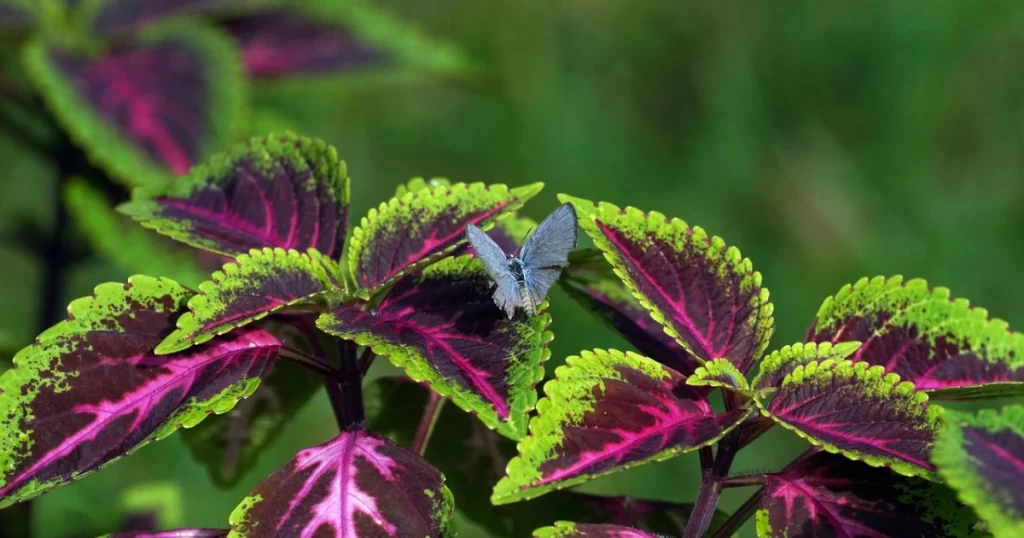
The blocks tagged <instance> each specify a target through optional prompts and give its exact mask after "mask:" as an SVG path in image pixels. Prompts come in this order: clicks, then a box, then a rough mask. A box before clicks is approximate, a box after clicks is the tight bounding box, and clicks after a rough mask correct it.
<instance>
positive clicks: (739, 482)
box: [718, 474, 768, 489]
mask: <svg viewBox="0 0 1024 538" xmlns="http://www.w3.org/2000/svg"><path fill="white" fill-rule="evenodd" d="M765 480H768V475H766V474H746V475H740V476H727V477H725V478H719V479H718V485H719V486H720V487H721V488H722V489H727V488H743V487H747V486H760V485H762V484H764V482H765Z"/></svg>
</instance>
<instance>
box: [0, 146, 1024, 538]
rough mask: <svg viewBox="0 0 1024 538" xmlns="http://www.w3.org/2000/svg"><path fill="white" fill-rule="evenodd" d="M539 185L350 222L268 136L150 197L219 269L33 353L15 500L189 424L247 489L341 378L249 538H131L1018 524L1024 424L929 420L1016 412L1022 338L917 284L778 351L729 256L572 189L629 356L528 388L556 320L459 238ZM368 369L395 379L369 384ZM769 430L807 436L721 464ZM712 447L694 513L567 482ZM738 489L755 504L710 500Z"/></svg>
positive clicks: (679, 532) (1003, 528)
mask: <svg viewBox="0 0 1024 538" xmlns="http://www.w3.org/2000/svg"><path fill="white" fill-rule="evenodd" d="M541 187H542V185H541V184H539V183H536V184H532V185H526V186H522V187H516V188H509V187H506V186H504V185H497V184H495V185H484V184H482V183H474V184H464V183H455V184H453V183H451V182H449V181H447V180H444V179H434V180H429V181H427V180H423V179H415V180H412V181H410V182H409V183H408V184H406V185H403V186H401V187H400V188H399V189H398V191H397V192H396V196H395V197H394V198H392V199H391V200H389V201H387V202H385V203H382V204H381V205H380V206H379V207H378V208H376V209H373V210H371V211H370V212H369V214H367V215H366V216H365V217H363V218H362V219H361V220H360V222H359V225H358V226H357V227H355V228H354V229H353V230H351V232H349V230H348V200H349V178H348V172H347V169H346V168H345V165H344V163H343V162H342V161H340V160H339V158H338V156H337V153H336V151H335V150H334V149H333V148H331V147H329V146H327V145H326V144H324V143H323V142H320V141H317V140H312V139H307V138H302V137H299V136H296V135H294V134H291V133H278V134H272V135H269V136H266V137H261V138H256V139H253V140H251V141H249V142H248V143H246V144H241V145H238V146H236V147H235V148H234V149H232V150H231V151H229V152H226V153H223V154H218V155H216V156H214V157H212V158H211V159H209V160H208V161H207V162H206V163H205V164H203V165H201V166H198V167H195V168H193V169H192V171H191V172H190V173H189V174H188V175H187V176H186V177H183V178H181V179H178V180H168V181H165V182H163V183H159V184H153V185H147V186H144V187H140V188H138V189H136V190H135V192H134V193H133V195H132V200H131V201H129V202H127V203H126V204H124V205H122V206H121V207H120V208H119V209H120V211H122V212H123V213H124V214H126V215H129V216H130V217H131V218H133V219H135V220H136V221H138V222H139V223H141V225H142V226H144V227H146V228H150V229H152V230H155V231H156V232H158V233H160V234H163V235H164V236H166V237H168V238H170V239H172V240H176V241H178V242H181V243H184V244H187V245H191V246H192V247H195V248H197V249H202V250H204V251H208V252H210V253H213V254H215V255H217V256H222V257H225V258H228V259H229V261H227V262H226V263H225V264H224V265H223V267H222V268H221V269H220V270H218V271H216V272H214V273H213V275H212V276H211V277H210V278H209V279H208V280H206V281H204V282H202V283H199V284H198V285H197V286H194V287H192V286H186V285H183V284H181V283H178V282H175V281H174V280H171V279H169V278H166V277H156V276H134V277H131V278H129V279H128V281H127V282H125V283H109V284H102V285H100V286H98V287H97V288H96V290H95V293H94V294H93V295H92V296H90V297H85V298H82V299H79V300H76V301H74V302H73V303H72V304H71V305H70V306H69V307H68V312H69V316H68V319H67V320H66V321H62V322H60V323H58V324H57V325H55V326H53V327H51V328H50V329H48V330H46V331H44V332H43V333H42V334H40V335H39V337H38V338H37V339H36V342H35V343H34V344H32V345H31V346H29V347H27V348H25V349H22V350H21V351H20V352H18V353H17V354H16V356H15V358H14V368H13V369H11V370H9V371H7V372H6V373H4V374H3V375H2V376H0V428H2V430H0V431H2V432H3V434H2V435H0V506H9V505H12V504H14V503H18V502H22V501H25V500H28V499H31V498H33V497H35V496H37V495H40V494H42V493H45V492H46V491H48V490H51V489H53V488H55V487H59V486H61V485H64V484H67V483H69V482H71V481H73V480H76V479H78V478H81V477H83V476H86V475H88V474H90V473H92V472H94V471H96V470H99V469H100V468H102V467H104V466H106V465H108V464H109V463H111V462H113V461H115V460H116V459H118V458H120V457H122V456H124V455H127V454H130V453H131V452H133V451H134V450H136V449H138V448H139V447H140V446H142V445H144V444H146V443H149V442H152V441H156V440H160V439H163V438H165V437H167V436H169V435H171V434H172V433H174V432H175V431H177V430H179V429H181V428H184V431H183V435H184V437H185V441H186V443H187V444H188V445H189V446H190V447H191V448H192V451H193V453H194V455H195V456H196V458H197V459H198V460H199V461H200V462H201V463H202V464H203V465H205V466H206V467H207V469H208V470H209V472H210V475H211V477H212V478H213V479H214V480H215V481H217V482H219V483H230V482H232V481H234V480H237V478H238V477H239V476H241V475H242V474H243V473H244V472H245V471H246V470H248V469H249V468H251V467H252V465H253V463H254V462H255V461H256V458H258V457H259V453H260V452H261V450H262V449H263V448H264V447H265V446H266V444H267V443H268V440H269V439H271V438H272V437H273V436H274V435H275V434H276V432H277V431H279V430H280V428H281V426H282V425H284V424H285V423H286V422H287V421H289V420H290V419H291V418H292V416H293V415H294V413H295V412H296V411H297V410H298V409H299V408H300V407H301V406H302V405H303V404H304V403H305V402H306V401H307V400H308V399H309V397H310V396H311V395H313V394H314V393H315V392H316V391H317V390H319V389H320V388H321V387H323V388H324V389H325V390H326V392H327V393H328V396H329V401H330V402H331V404H332V407H333V409H334V412H335V415H336V417H337V420H338V426H339V430H340V431H339V433H338V435H337V436H336V437H334V438H333V439H331V440H330V441H328V442H326V443H324V444H322V445H319V446H315V447H310V448H306V449H304V450H302V451H300V452H298V453H297V454H296V455H295V456H294V457H293V458H292V459H290V460H289V461H287V462H285V463H284V464H283V465H282V466H281V467H280V468H279V469H278V470H276V471H275V472H273V473H272V474H270V475H269V476H267V477H266V478H265V479H263V481H262V482H261V483H260V484H259V485H258V486H256V488H255V489H254V490H253V491H252V493H251V494H250V495H248V496H247V497H245V498H244V499H240V502H239V504H238V507H237V508H236V509H235V510H234V511H233V512H232V513H231V514H230V515H226V516H225V521H226V523H229V524H230V528H228V527H225V528H223V529H198V528H195V529H179V530H175V531H140V532H134V533H131V532H129V533H121V534H115V536H136V537H143V536H149V537H155V536H179V537H180V536H191V537H205V538H211V537H222V536H229V537H236V538H253V537H270V536H281V537H290V536H318V537H319V536H330V537H342V536H345V537H350V536H453V535H454V534H455V531H456V529H455V528H454V519H453V511H454V506H455V501H456V498H458V499H459V502H460V505H461V506H462V509H461V511H462V512H463V513H464V514H465V516H466V517H467V518H469V519H471V520H473V521H474V522H476V523H478V524H479V525H480V526H481V527H484V528H486V529H487V530H488V531H489V532H491V533H493V534H494V535H497V536H523V535H525V534H528V533H530V532H533V534H534V535H535V536H539V537H556V536H580V537H591V536H593V537H613V536H622V537H649V536H666V535H672V536H685V537H698V536H705V535H711V536H733V535H734V533H736V531H737V529H738V528H739V527H740V526H741V525H742V524H743V523H744V522H745V521H746V520H747V519H749V518H750V517H753V516H754V515H755V514H756V519H757V532H758V535H759V536H763V537H775V536H790V537H795V536H808V537H817V536H870V537H886V536H893V537H897V536H951V537H952V536H957V537H959V536H985V535H988V534H991V535H993V536H996V537H1010V536H1016V535H1019V532H1020V530H1021V528H1022V521H1024V511H1022V508H1021V503H1020V499H1022V498H1024V491H1022V490H1024V486H1022V485H1021V484H1024V481H1022V480H1021V479H1022V478H1024V476H1021V475H1022V469H1024V464H1022V461H1024V450H1022V444H1024V423H1022V419H1024V411H1022V409H1021V408H1019V407H1008V408H1006V409H1004V410H1002V411H1001V412H994V411H993V412H985V413H982V414H980V415H978V416H976V417H975V416H971V415H966V414H962V413H958V412H953V411H949V412H944V410H943V409H942V408H941V407H939V406H938V405H936V404H934V403H933V402H934V401H935V400H940V399H950V400H955V399H978V398H983V397H990V396H996V395H998V396H1007V395H1017V394H1020V393H1021V390H1022V387H1024V362H1022V361H1024V359H1022V351H1024V336H1022V335H1020V334H1019V333H1015V332H1012V331H1010V330H1009V329H1008V327H1007V325H1006V323H1004V322H1002V321H1000V320H995V319H991V318H989V316H988V314H987V312H985V311H984V310H982V309H979V308H972V307H970V306H969V304H968V303H967V302H966V301H965V300H962V299H951V298H950V294H949V292H948V290H945V289H944V288H931V287H929V286H928V285H927V284H926V283H925V282H923V281H921V280H908V281H905V280H903V279H902V278H900V277H892V278H888V279H887V278H875V279H863V280H861V281H859V282H857V283H855V284H853V285H848V286H844V287H843V288H842V289H841V290H840V291H839V292H838V293H836V294H835V295H834V296H832V297H830V298H828V299H826V301H825V303H824V304H823V305H822V307H821V309H820V310H819V312H818V314H817V316H816V317H815V318H814V320H813V322H812V324H811V328H810V330H809V331H808V333H807V336H806V338H805V341H804V342H798V343H794V344H791V345H786V346H783V347H781V348H778V349H776V350H775V351H773V352H771V353H768V354H765V351H766V350H767V348H768V346H769V343H770V342H769V340H770V336H771V333H772V330H773V325H774V324H773V320H772V305H771V303H770V302H769V301H768V292H767V290H766V289H765V288H764V287H763V285H762V280H761V276H760V274H759V273H757V272H755V271H754V270H753V267H752V264H751V262H750V261H749V260H747V259H745V258H743V257H742V256H741V255H740V253H739V251H738V250H737V249H736V248H735V247H728V246H726V244H725V243H724V241H723V240H722V239H720V238H718V237H713V236H709V235H708V234H707V233H706V232H705V231H704V230H702V229H701V228H699V227H693V226H689V225H688V224H686V223H685V222H683V221H681V220H678V219H673V218H667V217H665V216H664V215H662V214H660V213H657V212H648V213H645V212H642V211H640V210H637V209H635V208H626V209H620V208H618V207H615V206H613V205H611V204H607V203H600V204H595V203H593V202H590V201H587V200H583V199H579V198H574V197H570V196H564V195H562V196H560V198H561V201H562V202H565V203H570V204H572V205H573V206H574V208H575V210H576V212H577V215H578V217H579V223H580V226H581V228H582V229H583V230H584V232H586V234H587V235H589V237H590V238H591V239H592V240H593V242H594V245H595V248H593V249H581V250H579V251H576V252H574V253H573V256H572V257H571V259H570V261H571V265H570V266H569V268H568V269H567V270H566V271H565V272H564V273H563V276H562V280H561V285H562V286H563V287H564V288H565V289H566V290H567V291H569V293H570V295H571V296H573V297H574V298H576V299H577V300H578V301H579V302H580V303H581V304H583V305H584V306H585V307H586V308H587V309H588V310H590V311H591V312H593V313H594V314H595V315H596V316H597V317H598V318H599V319H601V320H602V321H604V322H605V323H606V324H607V325H608V326H609V327H610V328H612V329H613V330H615V331H617V332H619V333H620V334H621V335H623V336H624V337H625V338H626V339H627V340H628V341H629V342H630V343H631V344H632V345H633V346H634V347H635V349H636V351H620V350H610V349H609V350H602V349H598V350H589V351H583V352H581V353H580V354H579V355H578V356H572V357H569V358H568V359H567V360H566V364H565V366H562V367H559V368H557V369H556V370H555V372H554V377H553V379H550V380H549V381H548V382H547V383H546V384H545V385H544V387H543V389H544V394H545V396H544V398H542V399H539V400H538V394H537V392H536V388H535V387H536V385H537V384H538V383H539V382H540V381H541V380H542V379H543V378H544V377H545V370H544V363H545V362H546V360H547V359H548V358H549V355H550V353H549V351H548V350H547V344H548V342H550V341H551V339H552V334H551V332H550V331H549V330H548V325H549V323H550V317H549V315H548V314H547V312H546V306H547V305H546V303H545V304H542V305H541V306H540V308H538V309H537V312H535V313H533V314H532V315H527V314H526V313H525V312H522V311H520V312H518V313H517V314H516V315H515V316H514V317H513V318H511V319H509V318H508V317H507V316H506V315H505V313H504V312H503V311H501V310H500V309H499V308H497V306H496V305H495V304H494V302H493V300H492V298H491V292H492V287H493V283H492V282H491V281H490V279H489V277H488V276H487V274H486V272H485V271H484V269H483V267H482V264H481V263H480V261H479V260H477V259H476V258H475V254H474V253H473V252H472V250H471V249H470V248H469V247H468V246H467V245H466V244H465V240H464V238H465V228H466V226H467V225H468V224H473V225H475V226H478V227H480V228H481V229H483V230H485V231H487V233H488V234H489V235H490V236H491V237H492V238H493V239H494V240H495V241H496V242H498V243H499V244H501V245H502V246H503V248H506V250H507V251H509V252H511V251H514V250H515V248H516V247H517V246H518V244H519V242H520V241H521V240H522V239H523V238H524V237H525V235H526V232H527V231H528V230H529V229H530V228H531V227H532V226H534V223H533V222H532V221H530V220H529V219H526V218H523V217H520V216H517V215H516V214H515V213H516V211H518V210H519V208H521V207H522V206H523V204H524V203H526V202H527V201H528V200H529V199H531V198H532V197H534V196H535V195H536V194H537V193H538V192H539V191H540V190H541ZM376 356H386V357H388V359H389V360H390V362H391V363H392V364H394V365H395V366H398V367H399V368H401V369H402V370H403V371H404V373H405V375H406V377H403V378H381V379H378V380H377V381H375V382H374V383H373V384H370V385H369V386H368V387H366V391H365V392H364V390H363V389H364V387H363V379H364V376H365V374H366V372H367V370H368V369H369V367H370V364H371V363H372V361H373V360H374V358H375V357H376ZM755 367H756V368H755ZM755 371H756V373H755ZM716 394H720V396H721V405H713V403H712V401H713V400H712V396H715V395H716ZM446 401H451V402H453V403H454V404H455V406H456V407H457V408H458V409H454V408H452V406H445V405H443V404H444V402H446ZM229 411H230V412H231V413H229ZM776 425H779V426H782V427H784V428H786V429H789V430H792V431H793V432H795V433H797V434H798V435H800V436H801V437H803V438H805V439H806V440H807V441H808V442H809V444H810V445H811V448H810V449H808V450H807V452H806V453H805V454H803V455H801V456H800V457H798V458H797V459H796V460H794V461H793V462H792V463H790V464H789V465H787V466H785V467H784V468H783V469H781V470H779V471H777V472H764V473H756V474H749V475H738V476H737V475H732V474H730V467H731V464H732V461H733V459H734V458H735V456H736V454H737V453H738V452H739V451H740V450H742V449H744V448H746V447H748V446H750V445H751V443H753V442H754V441H755V440H756V439H757V438H758V437H759V436H760V435H761V434H763V433H764V432H765V431H767V430H768V429H770V428H772V427H774V426H776ZM434 432H437V434H436V435H433V433H434ZM431 439H435V441H434V442H431ZM516 442H517V443H518V444H517V445H516V446H515V447H513V443H516ZM715 445H717V450H713V447H714V446H715ZM693 451H696V452H698V453H699V455H700V463H701V471H702V472H701V476H702V481H701V485H700V490H699V493H698V495H697V497H696V499H694V502H693V503H692V504H688V505H686V504H673V503H667V502H660V501H653V500H646V499H641V500H637V499H629V498H624V497H600V496H595V495H587V494H583V493H579V492H575V491H569V490H568V488H570V487H572V486H575V485H578V484H581V483H583V482H586V481H588V480H592V479H594V478H597V477H600V476H604V475H607V474H609V473H613V472H616V471H619V470H623V469H627V468H631V467H635V466H638V465H642V464H645V463H649V462H654V461H662V460H665V459H668V458H672V457H675V456H678V455H680V454H683V453H687V452H693ZM492 486H493V489H491V488H492ZM746 486H758V487H759V489H758V490H757V492H756V493H755V494H754V495H753V496H752V497H751V498H750V500H749V501H748V502H746V503H744V504H743V505H742V506H741V507H740V508H739V509H738V510H737V511H735V512H734V513H732V514H727V513H722V512H721V511H718V510H717V509H716V508H717V504H718V499H719V495H720V493H721V491H722V490H723V489H725V488H732V487H746ZM480 488H484V489H483V491H481V489H480ZM488 493H490V495H489V498H488ZM538 497H539V498H538ZM488 501H489V502H488ZM512 503H514V504H512ZM979 517H980V519H979Z"/></svg>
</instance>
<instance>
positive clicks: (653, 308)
mask: <svg viewBox="0 0 1024 538" xmlns="http://www.w3.org/2000/svg"><path fill="white" fill-rule="evenodd" d="M558 199H559V200H561V201H562V202H569V203H572V204H573V206H575V207H576V212H577V214H578V215H579V217H580V221H579V222H580V227H581V228H583V230H584V231H585V232H586V233H587V235H589V236H590V237H591V239H593V240H594V245H595V246H596V247H597V248H599V249H601V251H602V252H604V255H605V257H606V258H607V259H608V261H609V262H610V263H611V264H612V267H613V269H614V270H615V274H616V275H618V276H619V278H621V279H622V281H623V282H624V283H625V284H626V286H627V287H628V288H629V289H630V291H631V292H633V295H634V296H635V297H636V298H637V299H638V300H639V301H640V304H641V305H642V306H643V307H644V308H646V309H647V310H648V311H649V312H650V313H651V316H652V317H653V318H654V319H655V320H656V321H658V322H659V323H661V324H663V325H664V326H665V329H666V332H668V334H669V335H670V336H672V337H673V338H675V339H676V341H677V342H679V344H680V345H682V346H683V347H684V348H685V349H686V350H688V351H689V352H690V353H691V355H693V356H694V357H695V358H696V359H698V360H701V361H707V360H712V359H719V358H724V359H728V360H729V362H731V363H733V364H734V365H736V367H737V368H739V370H740V371H741V372H743V373H747V372H748V371H750V368H751V366H753V364H754V361H755V360H757V359H758V358H759V357H760V356H761V353H763V352H764V349H765V347H766V346H767V345H768V341H769V339H770V338H771V334H772V330H773V328H774V326H775V322H774V320H773V318H772V310H773V307H772V304H771V303H770V302H768V290H767V289H765V288H763V287H762V286H761V274H760V273H758V272H756V271H754V269H753V266H752V265H751V263H750V260H749V259H745V258H743V257H742V256H741V255H740V252H739V250H737V249H736V247H726V245H725V242H724V241H723V240H722V239H721V238H719V237H711V236H708V235H707V233H706V232H705V231H704V230H703V229H702V228H700V227H697V226H694V227H690V226H689V225H688V224H686V223H685V222H683V221H681V220H679V219H669V218H667V217H665V216H664V215H662V214H661V213H658V212H651V213H643V212H642V211H640V210H639V209H636V208H633V207H627V208H626V209H619V208H618V207H616V206H614V205H612V204H609V203H605V202H601V203H600V204H595V203H594V202H591V201H589V200H583V199H580V198H573V197H571V196H567V195H564V194H563V195H559V196H558Z"/></svg>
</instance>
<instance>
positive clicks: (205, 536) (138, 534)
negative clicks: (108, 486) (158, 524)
mask: <svg viewBox="0 0 1024 538" xmlns="http://www.w3.org/2000/svg"><path fill="white" fill-rule="evenodd" d="M229 532H230V531H229V530H227V529H175V530H170V531H135V532H115V533H114V534H107V535H105V536H101V537H100V538H225V537H226V536H227V535H228V533H229Z"/></svg>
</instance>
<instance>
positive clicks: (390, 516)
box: [231, 429, 454, 538]
mask: <svg viewBox="0 0 1024 538" xmlns="http://www.w3.org/2000/svg"><path fill="white" fill-rule="evenodd" d="M452 509H453V500H452V494H451V492H450V491H448V488H447V487H445V485H444V477H443V476H442V475H441V473H440V472H439V471H438V470H437V469H435V468H434V467H432V466H431V465H430V464H429V463H427V462H426V461H425V460H424V459H423V458H421V457H419V456H418V455H416V454H415V453H414V452H412V451H410V450H408V449H406V448H403V447H401V446H399V445H396V444H395V443H394V442H392V441H390V440H389V439H387V438H386V437H382V436H379V435H377V434H374V433H370V432H366V431H363V430H360V429H352V430H348V431H345V432H342V433H341V434H340V435H338V437H335V438H334V440H332V441H329V442H327V443H325V444H322V445H319V446H316V447H313V448H309V449H306V450H303V451H301V452H299V453H298V454H297V455H296V456H295V458H293V459H292V460H291V461H289V462H288V463H286V464H284V466H282V467H281V468H280V469H278V470H276V471H274V472H273V473H272V474H271V475H270V476H268V477H267V478H266V479H265V480H264V481H263V482H262V483H260V485H258V486H256V489H255V490H253V492H252V493H251V494H250V495H249V496H248V497H246V498H245V500H243V501H242V503H241V504H240V505H239V506H238V507H237V508H235V511H234V512H232V514H231V525H232V528H233V530H232V533H231V536H233V537H237V538H272V537H278V536H302V537H313V536H316V537H317V538H321V537H323V538H332V537H337V538H343V537H344V538H357V537H371V536H372V537H377V536H454V529H453V528H452V523H453V521H452V520H451V519H450V518H451V514H452Z"/></svg>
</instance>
